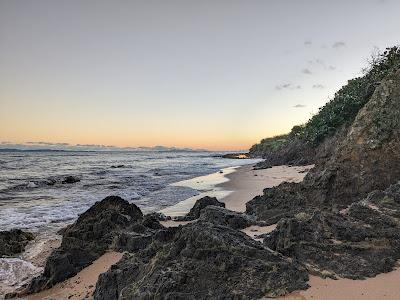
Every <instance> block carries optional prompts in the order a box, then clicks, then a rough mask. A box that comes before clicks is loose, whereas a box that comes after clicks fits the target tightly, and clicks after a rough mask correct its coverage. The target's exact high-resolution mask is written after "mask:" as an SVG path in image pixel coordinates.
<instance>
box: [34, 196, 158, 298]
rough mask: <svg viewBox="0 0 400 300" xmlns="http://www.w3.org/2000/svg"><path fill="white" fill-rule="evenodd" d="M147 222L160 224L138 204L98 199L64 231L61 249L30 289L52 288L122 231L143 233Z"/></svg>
mask: <svg viewBox="0 0 400 300" xmlns="http://www.w3.org/2000/svg"><path fill="white" fill-rule="evenodd" d="M144 221H146V222H147V224H148V225H149V224H151V225H152V226H157V223H158V221H156V220H146V218H144V217H143V214H142V212H141V211H140V209H139V208H138V207H137V206H136V205H134V204H129V203H128V202H127V201H125V200H123V199H122V198H120V197H116V196H111V197H107V198H105V199H104V200H102V201H100V202H97V203H96V204H94V205H93V206H92V207H91V208H90V209H88V210H87V211H86V212H84V213H83V214H82V215H80V216H79V218H78V220H77V221H76V222H75V223H74V224H72V225H70V226H68V227H67V228H65V229H64V230H63V238H62V243H61V246H60V248H58V249H56V250H55V251H54V252H53V253H52V254H51V255H50V257H49V258H48V260H47V262H46V266H45V269H44V272H43V274H42V275H41V276H39V277H37V278H35V279H34V280H33V281H32V282H31V284H30V287H29V292H37V291H40V290H42V289H46V288H49V287H51V286H53V285H54V284H55V283H57V282H60V281H63V280H64V279H66V278H69V277H71V276H73V275H75V274H76V273H78V272H79V271H80V270H82V269H83V268H84V267H86V266H88V265H89V264H90V263H92V262H93V261H94V260H95V259H97V258H98V257H100V256H101V255H102V254H104V253H105V251H107V250H108V249H109V248H110V247H112V246H113V243H114V241H115V239H116V238H117V237H118V236H119V234H121V232H122V231H124V230H128V228H131V231H134V230H137V231H139V233H144V232H145V231H146V229H147V227H146V225H143V224H142V223H144ZM158 225H159V224H158ZM120 247H121V248H123V247H122V246H120Z"/></svg>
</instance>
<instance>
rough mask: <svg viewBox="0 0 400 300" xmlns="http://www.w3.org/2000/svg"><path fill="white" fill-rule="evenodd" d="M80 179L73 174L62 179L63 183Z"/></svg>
mask: <svg viewBox="0 0 400 300" xmlns="http://www.w3.org/2000/svg"><path fill="white" fill-rule="evenodd" d="M79 181H81V180H80V179H79V178H78V177H75V176H67V177H65V178H64V180H63V181H62V183H63V184H72V183H76V182H79Z"/></svg>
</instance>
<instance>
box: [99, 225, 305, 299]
mask: <svg viewBox="0 0 400 300" xmlns="http://www.w3.org/2000/svg"><path fill="white" fill-rule="evenodd" d="M162 237H163V239H162V240H160V239H155V240H154V242H153V243H152V244H151V245H150V246H149V247H148V248H146V249H144V250H141V251H138V252H136V253H135V254H134V255H129V254H127V255H125V256H124V258H123V259H122V260H121V261H120V262H119V263H117V264H116V265H114V266H113V267H112V268H111V269H110V270H109V271H107V272H106V273H104V274H102V275H101V276H100V278H99V281H98V283H97V286H96V291H95V294H94V297H95V299H108V300H111V299H234V298H237V299H256V298H260V297H262V296H265V295H268V296H278V295H282V294H285V293H287V292H290V291H293V290H295V289H304V288H306V287H307V280H308V275H307V272H305V270H303V269H302V268H300V267H299V266H298V265H297V264H293V263H291V262H289V261H287V260H285V259H284V258H283V257H281V256H280V255H278V254H276V253H274V252H272V251H271V250H269V249H267V248H265V247H264V246H263V245H262V244H260V243H259V242H256V241H254V240H253V239H251V238H250V237H248V236H247V235H245V234H244V233H242V232H239V231H236V230H233V229H230V228H228V227H225V226H219V225H214V224H211V223H208V222H202V221H197V222H196V223H192V224H189V225H186V226H182V227H179V228H175V229H169V230H167V231H166V232H165V233H164V234H163V235H162Z"/></svg>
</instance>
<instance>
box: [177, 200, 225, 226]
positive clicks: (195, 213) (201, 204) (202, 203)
mask: <svg viewBox="0 0 400 300" xmlns="http://www.w3.org/2000/svg"><path fill="white" fill-rule="evenodd" d="M210 205H213V206H219V207H225V203H222V202H219V201H218V200H217V198H215V197H208V196H206V197H203V198H201V199H199V200H197V201H196V203H195V204H194V206H193V207H192V208H191V209H190V211H189V213H188V214H187V215H186V216H184V217H178V218H177V220H179V221H193V220H196V219H198V218H199V217H200V213H201V210H202V209H203V208H205V207H207V206H210Z"/></svg>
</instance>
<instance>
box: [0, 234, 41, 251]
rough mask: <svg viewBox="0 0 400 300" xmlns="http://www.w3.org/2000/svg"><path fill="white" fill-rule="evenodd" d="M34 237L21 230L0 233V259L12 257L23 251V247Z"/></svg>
mask: <svg viewBox="0 0 400 300" xmlns="http://www.w3.org/2000/svg"><path fill="white" fill-rule="evenodd" d="M34 238H35V236H34V235H33V234H32V233H30V232H26V231H22V230H21V229H13V230H10V231H0V257H2V256H14V255H17V254H19V253H21V252H23V251H24V249H25V246H26V245H27V244H28V243H29V241H31V240H33V239H34Z"/></svg>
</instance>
